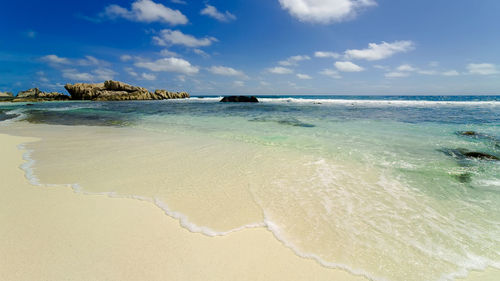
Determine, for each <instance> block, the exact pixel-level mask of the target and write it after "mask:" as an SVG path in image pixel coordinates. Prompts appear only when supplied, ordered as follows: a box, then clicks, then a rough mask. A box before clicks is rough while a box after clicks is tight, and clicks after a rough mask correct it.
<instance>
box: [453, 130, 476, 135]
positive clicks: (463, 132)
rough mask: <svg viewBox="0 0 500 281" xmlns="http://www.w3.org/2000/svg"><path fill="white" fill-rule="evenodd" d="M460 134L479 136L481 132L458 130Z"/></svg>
mask: <svg viewBox="0 0 500 281" xmlns="http://www.w3.org/2000/svg"><path fill="white" fill-rule="evenodd" d="M457 134H458V135H462V136H478V135H479V134H478V133H477V132H474V131H460V132H457Z"/></svg>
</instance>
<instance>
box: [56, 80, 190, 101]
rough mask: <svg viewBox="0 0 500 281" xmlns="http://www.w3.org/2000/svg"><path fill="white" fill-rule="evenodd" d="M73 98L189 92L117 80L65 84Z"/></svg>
mask: <svg viewBox="0 0 500 281" xmlns="http://www.w3.org/2000/svg"><path fill="white" fill-rule="evenodd" d="M64 88H66V90H67V91H68V93H69V94H70V95H71V98H72V99H73V100H94V101H122V100H164V99H180V98H188V97H189V94H188V93H185V92H182V93H178V92H177V93H176V92H168V91H166V90H156V91H155V92H154V93H151V92H149V91H148V90H147V89H146V88H142V87H136V86H131V85H129V84H126V83H123V82H118V81H111V80H110V81H106V82H104V83H99V84H87V83H77V84H66V86H64Z"/></svg>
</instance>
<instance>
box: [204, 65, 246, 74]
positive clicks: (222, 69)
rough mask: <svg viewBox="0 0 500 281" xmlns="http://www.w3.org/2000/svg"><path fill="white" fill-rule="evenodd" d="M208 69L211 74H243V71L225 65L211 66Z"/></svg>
mask: <svg viewBox="0 0 500 281" xmlns="http://www.w3.org/2000/svg"><path fill="white" fill-rule="evenodd" d="M208 71H210V72H211V73H213V74H217V75H223V76H245V73H243V72H242V71H239V70H236V69H234V68H231V67H226V66H212V67H210V68H209V69H208Z"/></svg>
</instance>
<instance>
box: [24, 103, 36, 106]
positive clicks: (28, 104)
mask: <svg viewBox="0 0 500 281" xmlns="http://www.w3.org/2000/svg"><path fill="white" fill-rule="evenodd" d="M25 105H26V106H33V105H34V104H32V103H27V104H25Z"/></svg>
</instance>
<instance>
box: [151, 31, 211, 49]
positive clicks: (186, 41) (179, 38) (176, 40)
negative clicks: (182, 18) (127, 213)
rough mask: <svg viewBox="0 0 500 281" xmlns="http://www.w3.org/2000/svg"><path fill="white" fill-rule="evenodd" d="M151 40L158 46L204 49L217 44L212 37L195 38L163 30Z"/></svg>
mask: <svg viewBox="0 0 500 281" xmlns="http://www.w3.org/2000/svg"><path fill="white" fill-rule="evenodd" d="M153 40H154V41H155V42H156V43H157V44H158V45H160V46H167V45H183V46H186V47H193V48H194V47H205V46H210V45H212V43H213V42H217V39H216V38H214V37H205V38H196V37H194V36H192V35H189V34H184V33H182V32H180V31H179V30H171V29H164V30H162V31H161V32H160V35H159V36H154V37H153Z"/></svg>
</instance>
